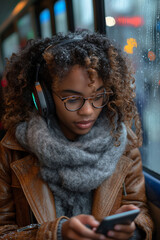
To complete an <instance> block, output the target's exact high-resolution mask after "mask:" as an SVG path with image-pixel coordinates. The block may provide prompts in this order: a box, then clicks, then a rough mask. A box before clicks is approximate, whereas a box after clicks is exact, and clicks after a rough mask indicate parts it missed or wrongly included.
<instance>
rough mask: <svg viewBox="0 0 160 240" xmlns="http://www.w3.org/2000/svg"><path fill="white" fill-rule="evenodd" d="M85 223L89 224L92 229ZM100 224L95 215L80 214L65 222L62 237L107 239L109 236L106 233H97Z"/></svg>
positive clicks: (79, 239) (70, 238)
mask: <svg viewBox="0 0 160 240" xmlns="http://www.w3.org/2000/svg"><path fill="white" fill-rule="evenodd" d="M85 225H89V226H90V227H91V229H90V228H88V227H86V226H85ZM98 225H99V222H97V221H96V220H95V218H94V217H93V216H91V215H83V214H82V215H78V216H75V217H72V218H70V219H69V220H68V221H66V222H64V223H63V225H62V237H63V239H64V240H81V239H83V240H92V239H96V240H106V239H107V238H106V237H105V236H104V235H102V234H98V233H95V229H96V228H97V227H98ZM92 229H93V230H92Z"/></svg>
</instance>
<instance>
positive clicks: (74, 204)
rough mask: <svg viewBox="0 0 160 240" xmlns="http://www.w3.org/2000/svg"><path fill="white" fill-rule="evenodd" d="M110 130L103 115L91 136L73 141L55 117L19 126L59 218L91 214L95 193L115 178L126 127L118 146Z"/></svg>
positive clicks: (22, 141)
mask: <svg viewBox="0 0 160 240" xmlns="http://www.w3.org/2000/svg"><path fill="white" fill-rule="evenodd" d="M110 129H111V127H110V125H109V121H108V120H107V117H104V116H103V117H102V116H100V117H99V118H98V119H97V121H96V123H95V124H94V126H93V128H92V129H91V130H90V132H89V133H87V134H86V135H82V136H80V137H78V138H77V139H76V140H75V141H74V142H72V141H70V140H68V139H66V137H65V136H64V135H63V133H62V132H61V130H60V128H59V125H58V123H57V121H56V120H55V119H54V118H50V120H49V124H48V125H47V124H46V122H45V121H44V120H43V119H42V118H41V117H40V116H34V117H33V118H32V119H31V120H30V121H29V122H23V123H20V124H19V125H18V126H17V129H16V138H17V140H18V141H19V142H20V144H21V145H22V146H23V147H24V148H26V149H27V150H29V151H30V152H32V153H34V154H35V155H36V156H37V158H38V160H39V163H40V174H41V177H42V179H43V180H44V181H45V182H47V183H48V185H49V187H50V189H51V191H52V192H53V194H54V197H55V201H56V211H57V216H62V215H67V216H69V217H70V216H73V215H77V214H80V213H85V214H89V213H91V201H92V200H91V199H92V190H94V189H96V188H97V187H98V186H99V185H100V184H101V183H102V182H103V181H104V180H105V179H106V178H108V177H109V176H111V175H112V173H113V172H114V170H115V167H116V164H117V162H118V160H119V159H120V157H121V155H122V154H123V152H124V149H125V146H126V141H127V137H126V136H127V132H126V127H125V125H124V124H122V131H121V136H120V138H119V140H120V142H121V144H120V146H119V147H116V146H114V138H113V137H112V136H111V135H110Z"/></svg>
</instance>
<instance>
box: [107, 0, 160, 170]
mask: <svg viewBox="0 0 160 240" xmlns="http://www.w3.org/2000/svg"><path fill="white" fill-rule="evenodd" d="M105 21H106V32H107V35H108V37H109V38H110V39H112V40H113V39H114V40H115V41H116V42H117V44H118V45H120V46H121V48H122V49H123V51H124V52H126V53H127V55H128V56H129V57H130V59H131V61H132V62H133V66H134V68H135V71H136V73H135V78H136V94H137V98H136V103H137V107H138V111H139V114H140V117H141V121H142V128H143V147H142V148H141V153H142V160H143V165H144V166H145V167H147V168H149V169H150V170H152V171H154V172H157V173H160V164H159V159H160V145H159V143H160V68H159V62H160V51H159V48H160V37H159V34H160V1H159V0H154V1H153V0H141V1H139V0H129V1H128V0H105Z"/></svg>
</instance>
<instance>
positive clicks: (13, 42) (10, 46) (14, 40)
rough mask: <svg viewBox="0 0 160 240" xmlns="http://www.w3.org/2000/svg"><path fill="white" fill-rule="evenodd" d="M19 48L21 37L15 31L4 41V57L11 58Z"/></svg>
mask: <svg viewBox="0 0 160 240" xmlns="http://www.w3.org/2000/svg"><path fill="white" fill-rule="evenodd" d="M18 50H19V38H18V33H16V32H14V33H12V34H11V35H9V36H8V37H7V38H6V39H4V40H3V42H2V54H3V59H5V58H9V57H10V56H11V55H12V53H13V52H17V51H18Z"/></svg>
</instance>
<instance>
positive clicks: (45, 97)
mask: <svg viewBox="0 0 160 240" xmlns="http://www.w3.org/2000/svg"><path fill="white" fill-rule="evenodd" d="M82 39H83V38H82V37H80V36H78V37H75V38H72V39H64V40H61V41H59V42H56V43H55V44H53V45H49V46H48V47H47V48H46V49H45V50H44V52H45V51H47V50H48V49H49V48H51V47H52V48H55V47H56V46H58V47H59V46H62V45H65V44H67V43H71V42H75V41H80V40H82ZM42 62H44V59H42V60H41V62H40V63H39V64H37V69H36V80H35V84H34V87H33V91H32V98H33V102H34V105H35V107H36V109H37V110H38V112H39V114H40V115H41V116H42V117H44V118H45V119H47V118H48V117H49V115H53V114H55V104H54V100H53V97H52V94H51V91H49V89H47V87H46V85H45V83H44V82H43V81H39V80H38V78H39V71H40V67H41V65H42Z"/></svg>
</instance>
